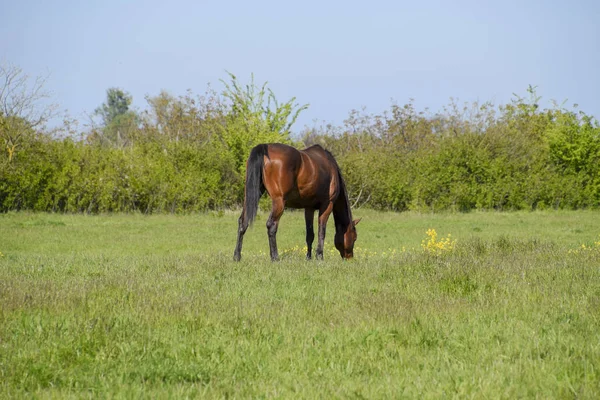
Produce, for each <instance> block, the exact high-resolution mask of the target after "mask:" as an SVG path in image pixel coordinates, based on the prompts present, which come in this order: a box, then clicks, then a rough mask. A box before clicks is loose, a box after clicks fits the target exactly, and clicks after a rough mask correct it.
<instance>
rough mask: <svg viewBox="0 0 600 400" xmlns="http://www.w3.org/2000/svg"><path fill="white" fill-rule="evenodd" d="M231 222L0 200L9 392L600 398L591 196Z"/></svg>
mask: <svg viewBox="0 0 600 400" xmlns="http://www.w3.org/2000/svg"><path fill="white" fill-rule="evenodd" d="M237 217H238V214H237V213H234V212H230V211H226V212H210V213H202V214H190V215H151V216H144V215H140V214H106V215H96V216H90V215H72V214H47V213H25V212H23V213H6V214H0V398H23V397H36V398H82V397H83V398H87V397H94V398H97V397H101V398H134V397H153V398H186V397H208V398H249V397H251V398H307V399H314V398H523V397H526V398H544V399H546V398H598V397H600V236H599V235H600V212H598V211H553V212H551V211H536V212H510V213H494V212H471V213H465V214H459V213H447V214H444V213H442V214H420V213H413V212H406V213H391V212H377V211H370V210H362V209H359V210H355V211H354V217H362V218H363V219H362V221H361V223H360V224H359V225H358V227H357V230H358V241H357V243H356V246H357V247H356V248H355V252H354V253H355V259H354V260H352V261H343V260H342V259H341V258H340V256H339V254H336V252H335V250H334V246H333V243H332V239H333V233H334V228H333V224H332V223H331V221H330V225H329V227H328V228H329V229H328V232H327V240H326V246H325V260H324V261H316V260H313V261H306V260H304V251H303V247H304V222H303V214H302V213H300V212H290V211H286V213H285V214H284V216H283V217H282V220H281V223H280V228H279V233H278V243H279V250H280V255H281V261H280V262H278V263H272V262H270V260H269V257H268V255H267V254H268V243H267V236H266V229H265V227H264V224H265V221H266V217H267V214H265V213H261V214H259V216H258V219H257V221H256V222H255V225H254V226H253V227H252V228H250V230H249V231H248V232H247V234H246V236H245V241H244V250H243V253H242V261H241V262H239V263H235V262H233V261H232V255H233V249H234V246H235V236H236V229H237ZM429 229H434V230H435V232H436V233H437V235H438V236H437V239H436V241H435V242H434V243H433V244H432V243H431V235H427V233H426V232H427V231H428V230H429ZM429 232H430V233H431V232H432V231H429ZM449 234H450V235H451V236H450V237H448V235H449ZM428 240H429V242H428Z"/></svg>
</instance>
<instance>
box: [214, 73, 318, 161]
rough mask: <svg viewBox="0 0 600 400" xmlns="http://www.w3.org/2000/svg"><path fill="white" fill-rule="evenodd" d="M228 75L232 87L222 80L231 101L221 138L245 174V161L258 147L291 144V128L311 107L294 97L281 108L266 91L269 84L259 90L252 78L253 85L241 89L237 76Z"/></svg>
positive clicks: (226, 95)
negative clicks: (267, 144) (255, 147)
mask: <svg viewBox="0 0 600 400" xmlns="http://www.w3.org/2000/svg"><path fill="white" fill-rule="evenodd" d="M228 74H229V78H230V80H231V83H227V82H225V81H223V80H221V82H222V83H223V84H224V85H225V90H224V91H223V97H224V98H225V99H227V100H229V101H230V109H229V110H228V113H227V115H226V117H225V125H224V129H223V131H222V138H223V141H224V142H225V144H226V145H227V147H228V149H229V152H230V153H231V154H232V155H233V157H234V160H235V163H236V166H237V168H238V170H239V171H240V172H244V170H245V167H246V164H245V162H246V158H247V157H248V155H249V154H250V150H251V149H252V147H254V146H255V145H257V144H259V143H268V142H279V143H291V138H290V132H291V127H292V125H293V124H294V123H295V122H296V119H297V118H298V115H299V114H300V113H301V112H302V111H304V110H306V109H307V108H308V104H304V105H302V106H300V105H298V104H297V103H295V101H296V98H295V97H292V98H291V99H290V100H288V101H287V102H285V103H283V104H280V103H279V102H278V101H277V99H276V98H275V94H274V93H273V91H272V90H271V89H268V88H267V82H265V83H264V84H263V85H262V86H260V87H257V86H256V85H255V83H254V75H252V78H251V81H250V83H249V84H247V85H245V86H241V85H240V83H239V82H238V80H237V78H236V76H235V75H233V74H232V73H229V72H228Z"/></svg>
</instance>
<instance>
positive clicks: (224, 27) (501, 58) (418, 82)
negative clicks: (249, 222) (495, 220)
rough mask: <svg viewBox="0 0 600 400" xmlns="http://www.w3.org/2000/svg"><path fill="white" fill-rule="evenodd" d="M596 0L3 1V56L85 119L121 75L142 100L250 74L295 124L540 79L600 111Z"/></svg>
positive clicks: (480, 95) (491, 93)
mask: <svg viewBox="0 0 600 400" xmlns="http://www.w3.org/2000/svg"><path fill="white" fill-rule="evenodd" d="M598 21H600V1H597V0H581V1H578V0H571V1H555V0H546V1H537V0H516V1H513V0H503V1H467V0H456V1H449V0H448V1H442V0H438V1H433V0H419V1H403V0H370V1H352V0H345V1H338V0H333V1H326V0H320V1H316V0H303V1H301V2H285V1H282V0H279V1H263V0H254V1H238V0H229V1H225V0H221V1H201V0H196V1H193V0H169V1H164V0H163V1H156V0H144V1H142V0H131V1H126V0H123V1H116V0H102V1H96V0H87V1H81V0H77V1H68V0H53V1H45V0H19V1H11V0H0V62H4V63H7V62H8V63H10V64H13V65H16V66H18V67H20V68H22V69H23V71H24V72H25V73H27V74H28V75H30V76H33V77H35V76H39V75H44V76H45V75H48V81H47V83H46V89H48V90H49V91H50V92H52V95H53V97H52V100H53V101H54V102H55V103H57V104H58V105H59V106H60V109H61V110H68V112H69V114H70V115H72V116H73V117H75V118H78V119H81V120H85V119H86V118H87V116H86V115H88V114H91V113H93V111H94V109H96V108H97V107H98V106H99V105H100V104H102V103H103V102H104V101H105V99H106V90H107V89H108V88H110V87H119V88H122V89H124V90H126V91H127V92H129V93H130V94H131V95H132V96H133V104H134V106H135V107H136V108H137V109H140V110H142V109H144V108H145V107H146V101H145V96H147V95H150V96H155V95H158V94H159V93H160V91H161V90H166V91H168V92H169V93H171V94H172V95H175V96H178V95H183V94H185V93H186V90H188V89H189V90H191V91H192V92H193V93H194V94H197V95H201V94H204V93H205V92H206V89H207V85H209V84H210V86H211V87H212V88H213V89H215V90H217V91H221V90H223V84H222V83H221V82H220V80H221V79H225V80H226V79H227V72H226V71H229V72H231V73H233V74H235V75H236V76H237V77H238V78H239V80H240V81H241V82H243V83H247V82H249V80H250V76H251V74H254V78H255V82H256V83H264V82H268V86H269V87H270V88H271V89H272V90H273V91H274V93H275V95H276V97H277V99H278V100H279V101H280V102H283V101H287V100H289V99H290V98H292V97H295V98H296V101H297V102H298V103H299V104H309V108H308V109H307V110H306V111H304V112H303V113H302V114H301V115H300V118H299V119H298V121H297V123H296V125H295V127H294V131H300V130H301V129H303V128H304V127H312V126H315V125H320V124H322V123H332V124H335V125H339V124H342V123H343V120H344V119H345V118H347V116H348V114H349V112H350V111H351V110H353V109H362V108H365V109H366V112H368V113H376V114H379V113H382V112H383V111H385V110H386V109H389V107H390V106H391V105H392V104H394V103H397V104H401V105H402V104H405V103H407V102H408V101H409V100H410V99H414V104H415V106H416V107H417V109H419V110H423V109H425V108H428V109H429V110H431V111H433V112H435V111H439V110H441V108H442V107H443V106H444V105H447V104H448V103H449V101H450V98H454V99H457V100H458V101H460V102H473V101H481V102H485V101H492V102H494V103H496V104H504V103H506V102H508V101H510V99H511V98H513V94H514V93H516V94H518V95H520V96H523V97H525V96H526V95H527V87H528V86H529V85H533V86H537V93H538V94H539V95H541V96H542V104H543V105H545V106H546V105H548V106H549V105H550V104H551V103H550V101H551V100H556V101H558V102H559V103H562V102H565V105H567V106H569V107H570V106H572V105H573V104H575V103H576V104H578V105H579V109H580V110H582V111H584V112H586V113H588V114H591V115H594V116H596V117H597V118H600V95H599V93H600V90H599V89H600V23H598Z"/></svg>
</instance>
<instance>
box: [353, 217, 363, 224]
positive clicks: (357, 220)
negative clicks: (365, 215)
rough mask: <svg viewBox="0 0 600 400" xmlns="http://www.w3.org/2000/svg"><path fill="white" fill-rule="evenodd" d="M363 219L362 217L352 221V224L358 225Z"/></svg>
mask: <svg viewBox="0 0 600 400" xmlns="http://www.w3.org/2000/svg"><path fill="white" fill-rule="evenodd" d="M361 219H362V218H359V219H355V220H354V221H352V226H356V225H358V223H359V222H360V220H361Z"/></svg>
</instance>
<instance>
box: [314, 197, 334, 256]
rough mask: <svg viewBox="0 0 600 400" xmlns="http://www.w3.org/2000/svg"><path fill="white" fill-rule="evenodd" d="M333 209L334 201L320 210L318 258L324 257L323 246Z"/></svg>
mask: <svg viewBox="0 0 600 400" xmlns="http://www.w3.org/2000/svg"><path fill="white" fill-rule="evenodd" d="M332 210H333V203H329V204H328V205H327V208H324V209H323V208H322V209H320V210H319V238H318V243H317V260H322V259H323V246H324V245H325V230H326V228H327V220H328V219H329V215H330V214H331V211H332Z"/></svg>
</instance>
